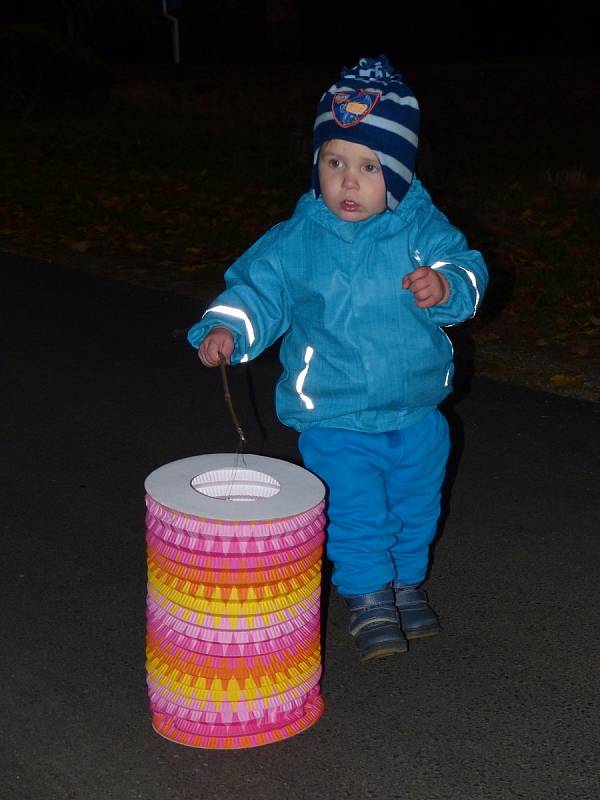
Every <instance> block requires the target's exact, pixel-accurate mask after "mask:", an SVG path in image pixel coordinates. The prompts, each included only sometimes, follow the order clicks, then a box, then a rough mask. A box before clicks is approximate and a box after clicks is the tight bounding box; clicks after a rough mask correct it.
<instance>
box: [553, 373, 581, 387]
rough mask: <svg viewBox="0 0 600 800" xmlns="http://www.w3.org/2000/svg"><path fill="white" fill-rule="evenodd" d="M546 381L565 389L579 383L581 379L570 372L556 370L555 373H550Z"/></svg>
mask: <svg viewBox="0 0 600 800" xmlns="http://www.w3.org/2000/svg"><path fill="white" fill-rule="evenodd" d="M548 382H549V383H550V384H552V386H558V387H561V388H563V389H567V388H569V387H571V386H577V385H578V384H579V383H581V379H580V378H579V377H578V376H577V375H573V373H571V372H557V373H556V374H555V375H552V377H551V378H550V380H549V381H548Z"/></svg>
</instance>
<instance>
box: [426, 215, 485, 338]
mask: <svg viewBox="0 0 600 800" xmlns="http://www.w3.org/2000/svg"><path fill="white" fill-rule="evenodd" d="M413 258H414V261H415V264H416V265H417V266H420V265H422V266H426V267H432V268H433V269H436V270H439V271H440V272H441V273H442V275H443V276H444V277H445V278H446V280H447V281H448V285H449V287H450V294H449V295H448V300H447V301H446V302H445V303H440V304H438V305H436V306H432V307H431V308H428V309H427V312H428V314H429V317H430V318H431V320H432V322H434V323H435V324H436V325H439V326H441V327H443V326H446V325H457V324H458V323H460V322H464V321H465V320H467V319H470V318H471V317H474V316H475V314H476V313H477V310H478V309H479V305H480V303H481V300H482V298H483V295H484V293H485V290H486V287H487V284H488V271H487V267H486V264H485V261H484V260H483V256H482V255H481V253H480V252H479V251H478V250H469V248H468V245H467V241H466V239H465V237H464V236H463V234H462V233H461V232H460V231H459V230H458V229H457V228H455V227H454V226H453V225H451V224H450V222H448V220H447V219H446V217H445V216H444V214H442V213H441V211H438V209H436V208H435V206H433V205H432V206H431V209H430V213H429V214H428V215H427V216H426V218H425V220H424V221H423V222H422V224H421V225H420V226H419V231H418V235H417V239H416V240H415V242H414V247H413Z"/></svg>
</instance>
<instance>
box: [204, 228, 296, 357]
mask: <svg viewBox="0 0 600 800" xmlns="http://www.w3.org/2000/svg"><path fill="white" fill-rule="evenodd" d="M276 241H277V227H275V228H273V229H272V230H270V231H269V232H268V233H266V234H265V235H264V236H263V237H262V238H261V239H259V240H258V241H257V242H256V243H255V244H254V245H252V247H250V249H249V250H247V251H246V252H245V253H244V254H243V255H242V256H240V258H239V259H238V260H237V261H236V262H235V263H234V264H232V266H231V267H230V268H229V269H228V270H227V272H226V273H225V285H226V289H225V291H223V292H222V293H221V294H220V295H219V296H218V297H217V298H216V299H215V300H214V301H213V302H212V303H211V305H210V306H209V308H208V309H207V310H206V311H205V312H204V315H203V316H202V319H201V320H200V321H199V322H197V323H196V324H195V325H193V326H192V327H191V328H190V330H189V332H188V341H189V342H190V344H191V345H192V346H193V347H194V348H196V349H198V347H199V346H200V344H201V343H202V340H203V339H204V337H205V336H206V334H207V333H208V332H209V331H210V330H211V329H212V328H214V327H216V326H218V325H222V326H224V327H226V328H229V330H230V331H231V332H232V334H233V338H234V343H235V348H234V351H233V354H232V357H231V361H232V363H233V364H239V363H240V362H243V361H249V360H250V359H253V358H256V356H258V355H260V353H262V351H263V350H265V349H266V348H267V347H269V346H270V345H271V344H273V342H274V341H276V339H278V338H279V337H280V336H281V335H282V334H283V333H285V331H286V330H287V329H288V328H289V326H290V318H291V316H290V315H291V306H290V302H289V296H288V292H287V290H286V285H285V282H284V280H283V276H282V270H281V264H280V261H279V257H278V255H277V247H276Z"/></svg>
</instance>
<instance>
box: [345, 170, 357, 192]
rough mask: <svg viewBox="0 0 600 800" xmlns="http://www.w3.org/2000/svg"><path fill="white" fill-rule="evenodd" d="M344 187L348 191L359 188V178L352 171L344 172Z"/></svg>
mask: <svg viewBox="0 0 600 800" xmlns="http://www.w3.org/2000/svg"><path fill="white" fill-rule="evenodd" d="M343 185H344V188H346V189H355V188H356V187H357V186H358V177H357V176H356V175H355V173H354V172H353V171H352V170H348V171H347V172H344V180H343Z"/></svg>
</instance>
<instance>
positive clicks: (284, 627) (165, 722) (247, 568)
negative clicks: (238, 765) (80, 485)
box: [145, 453, 325, 749]
mask: <svg viewBox="0 0 600 800" xmlns="http://www.w3.org/2000/svg"><path fill="white" fill-rule="evenodd" d="M145 488H146V507H147V517H146V525H147V527H146V542H147V557H148V594H147V617H146V618H147V638H146V645H147V646H146V656H147V660H146V672H147V683H148V694H149V700H150V709H151V712H152V725H153V727H154V729H155V730H156V731H157V733H159V734H161V735H162V736H164V737H166V738H167V739H170V740H172V741H175V742H179V743H180V744H184V745H188V746H191V747H205V748H219V749H231V748H243V747H255V746H257V745H262V744H268V743H270V742H275V741H278V740H281V739H285V738H287V737H290V736H293V735H294V734H296V733H300V732H301V731H303V730H305V729H306V728H308V727H309V726H310V725H312V724H313V723H314V722H316V721H317V719H318V718H319V717H320V716H321V714H322V713H323V699H322V697H321V694H320V683H319V682H320V678H321V649H320V637H321V625H320V594H321V561H322V554H323V541H324V538H325V537H324V527H325V517H324V511H323V509H324V494H325V489H324V486H323V484H322V483H321V481H319V479H318V478H316V477H315V476H314V475H312V474H311V473H309V472H307V471H306V470H304V469H302V468H301V467H298V466H296V465H294V464H290V463H288V462H286V461H281V460H279V459H274V458H266V457H264V456H256V455H245V456H238V455H235V454H232V453H218V454H212V455H203V456H196V457H193V458H185V459H182V460H180V461H174V462H173V463H171V464H166V465H165V466H163V467H160V468H159V469H157V470H155V471H154V472H152V473H151V474H150V475H149V476H148V478H147V479H146V483H145Z"/></svg>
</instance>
